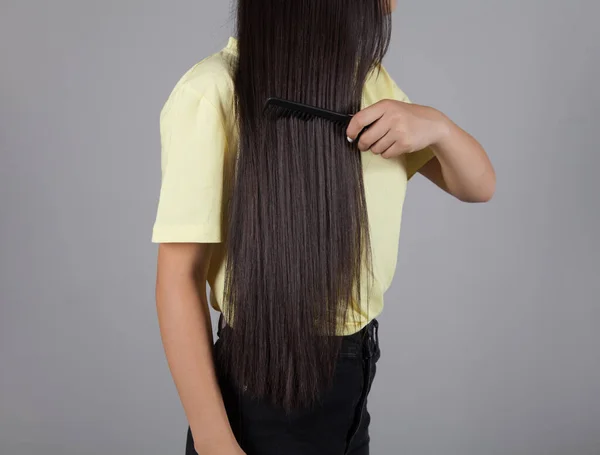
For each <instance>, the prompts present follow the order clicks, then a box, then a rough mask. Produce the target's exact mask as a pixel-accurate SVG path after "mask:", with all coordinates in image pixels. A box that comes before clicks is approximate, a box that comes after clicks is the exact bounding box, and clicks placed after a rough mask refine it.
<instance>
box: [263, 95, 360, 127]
mask: <svg viewBox="0 0 600 455" xmlns="http://www.w3.org/2000/svg"><path fill="white" fill-rule="evenodd" d="M263 112H264V114H265V115H267V116H268V117H269V118H271V119H272V120H276V119H278V118H291V117H294V118H297V119H299V120H303V121H311V120H314V119H316V118H322V119H325V120H327V121H329V122H331V123H333V124H334V125H339V126H347V125H348V123H349V121H350V119H351V118H352V116H351V115H347V114H340V113H338V112H333V111H328V110H326V109H321V108H318V107H315V106H309V105H306V104H302V103H297V102H294V101H288V100H283V99H280V98H269V99H268V100H267V102H266V104H265V107H264V110H263Z"/></svg>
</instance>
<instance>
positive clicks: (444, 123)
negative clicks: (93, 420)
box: [430, 107, 452, 147]
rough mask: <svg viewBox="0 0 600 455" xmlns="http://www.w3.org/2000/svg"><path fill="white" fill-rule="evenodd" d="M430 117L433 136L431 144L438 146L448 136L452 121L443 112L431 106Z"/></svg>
mask: <svg viewBox="0 0 600 455" xmlns="http://www.w3.org/2000/svg"><path fill="white" fill-rule="evenodd" d="M430 109H431V118H432V121H433V125H434V126H433V128H432V130H433V131H434V133H433V134H434V136H433V141H432V142H431V145H432V146H433V147H438V146H440V145H441V144H443V143H444V142H445V141H446V140H447V139H448V137H449V136H450V132H451V130H452V122H451V121H450V118H448V117H447V116H446V115H445V114H444V113H443V112H441V111H438V110H437V109H435V108H433V107H431V108H430Z"/></svg>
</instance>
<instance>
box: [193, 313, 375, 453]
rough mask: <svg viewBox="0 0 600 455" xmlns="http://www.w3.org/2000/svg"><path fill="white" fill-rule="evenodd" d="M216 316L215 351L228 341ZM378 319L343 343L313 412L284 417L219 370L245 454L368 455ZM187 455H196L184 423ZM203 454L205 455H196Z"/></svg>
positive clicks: (221, 384)
mask: <svg viewBox="0 0 600 455" xmlns="http://www.w3.org/2000/svg"><path fill="white" fill-rule="evenodd" d="M222 323H223V319H222V317H221V318H220V320H219V330H218V332H217V335H218V337H219V338H218V340H217V342H216V343H215V349H218V348H219V345H220V343H223V342H224V340H226V339H227V337H226V336H222V335H223V332H224V331H225V330H230V329H231V327H229V326H227V325H225V326H224V327H222V325H223V324H222ZM378 327H379V323H378V321H377V320H376V319H373V320H372V321H371V322H370V323H369V324H368V325H367V326H365V327H364V328H363V329H362V330H360V331H359V332H357V333H355V334H352V335H347V336H345V337H344V339H343V342H342V348H341V352H340V357H339V360H338V362H337V365H336V374H335V379H334V384H333V387H332V388H331V389H330V390H329V391H328V392H327V393H326V395H325V396H324V399H323V401H322V403H321V404H320V405H319V406H317V407H315V408H314V409H312V410H307V411H298V412H294V413H292V414H291V415H290V416H286V415H285V414H284V413H283V411H281V410H279V409H274V408H272V407H271V406H270V405H268V404H267V403H264V402H259V401H257V400H255V399H251V398H249V397H247V396H245V395H244V394H243V393H242V392H240V391H239V390H236V389H235V388H234V387H233V385H232V384H230V383H228V381H227V380H226V379H225V378H224V377H223V375H222V374H220V371H219V365H216V369H217V376H218V378H219V386H220V388H221V393H222V395H223V401H224V402H225V408H226V410H227V415H228V418H229V423H230V425H231V428H232V430H233V433H234V434H235V437H236V439H237V441H238V443H239V444H240V447H241V448H242V449H243V450H244V452H246V454H247V455H368V454H369V440H370V438H369V423H370V421H371V416H370V415H369V411H367V396H368V394H369V391H370V390H371V384H372V383H373V379H374V377H375V371H376V366H375V363H376V362H377V360H378V359H379V357H380V349H379V339H378V336H377V331H378ZM186 455H196V451H195V450H194V441H193V439H192V433H191V431H190V429H189V427H188V434H187V445H186ZM199 455H203V454H199Z"/></svg>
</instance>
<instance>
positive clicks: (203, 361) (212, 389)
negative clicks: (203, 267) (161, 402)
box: [156, 274, 237, 453]
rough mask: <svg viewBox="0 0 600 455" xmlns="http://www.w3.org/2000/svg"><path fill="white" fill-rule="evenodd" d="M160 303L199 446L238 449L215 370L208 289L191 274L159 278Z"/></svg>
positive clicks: (208, 449) (167, 348) (166, 337)
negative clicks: (165, 281) (168, 280)
mask: <svg viewBox="0 0 600 455" xmlns="http://www.w3.org/2000/svg"><path fill="white" fill-rule="evenodd" d="M159 276H160V274H159ZM156 302H157V311H158V319H159V325H160V332H161V337H162V341H163V345H164V349H165V353H166V357H167V361H168V364H169V368H170V370H171V374H172V376H173V380H174V382H175V385H176V387H177V391H178V393H179V396H180V399H181V402H182V405H183V408H184V410H185V413H186V416H187V419H188V422H189V424H190V427H191V430H192V434H193V436H194V442H195V446H196V450H201V451H200V453H216V452H217V451H216V450H214V451H213V448H214V449H216V448H217V447H218V448H219V449H220V450H223V448H224V447H232V448H233V447H236V446H237V443H236V441H235V437H234V436H233V433H232V431H231V427H230V425H229V421H228V418H227V414H226V411H225V407H224V404H223V398H222V396H221V392H220V389H219V385H218V382H217V378H216V374H215V368H214V360H213V339H212V329H211V324H210V314H209V310H208V304H207V301H206V292H205V291H202V290H201V292H198V290H197V288H196V286H195V284H194V280H193V279H192V277H191V276H190V277H181V278H180V279H179V280H178V283H176V284H174V283H169V285H165V286H163V285H161V283H160V278H159V281H158V283H157V295H156ZM221 453H223V452H221Z"/></svg>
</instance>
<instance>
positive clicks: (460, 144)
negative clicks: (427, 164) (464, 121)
mask: <svg viewBox="0 0 600 455" xmlns="http://www.w3.org/2000/svg"><path fill="white" fill-rule="evenodd" d="M438 112H439V111H438ZM438 115H439V118H440V120H439V121H440V122H441V124H442V125H443V127H442V133H441V134H440V135H439V139H438V140H437V141H436V142H435V143H433V144H431V149H432V150H433V152H434V153H435V155H436V157H437V159H438V161H439V163H440V166H441V172H442V175H443V179H444V184H445V186H446V188H447V190H448V191H449V192H450V193H451V194H453V195H454V196H456V197H457V198H459V199H460V200H462V201H467V202H486V201H488V200H490V199H491V197H492V196H493V194H494V191H495V186H496V175H495V172H494V168H493V167H492V164H491V163H490V160H489V158H488V156H487V154H486V153H485V150H484V149H483V147H482V146H481V145H480V144H479V142H478V141H477V140H476V139H475V138H473V137H472V136H471V135H470V134H469V133H467V132H466V131H464V130H463V129H462V128H460V127H459V126H458V125H456V124H455V123H454V122H453V121H452V120H450V119H449V118H448V117H447V116H446V115H444V114H442V113H441V112H439V114H438Z"/></svg>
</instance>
